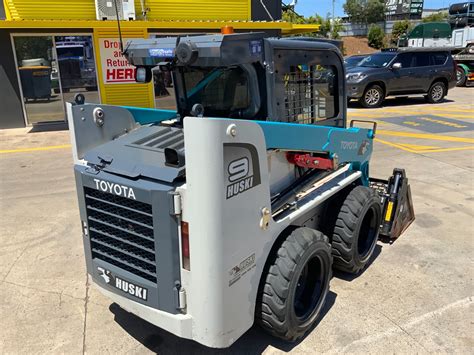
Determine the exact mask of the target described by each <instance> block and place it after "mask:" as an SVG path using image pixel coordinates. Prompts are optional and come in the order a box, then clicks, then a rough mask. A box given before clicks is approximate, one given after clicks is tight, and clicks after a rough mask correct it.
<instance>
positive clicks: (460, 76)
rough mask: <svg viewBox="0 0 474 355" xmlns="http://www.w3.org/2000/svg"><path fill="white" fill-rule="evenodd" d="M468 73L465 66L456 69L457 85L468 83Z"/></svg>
mask: <svg viewBox="0 0 474 355" xmlns="http://www.w3.org/2000/svg"><path fill="white" fill-rule="evenodd" d="M466 81H467V75H466V72H465V71H464V69H463V68H460V67H458V68H457V69H456V86H464V85H466Z"/></svg>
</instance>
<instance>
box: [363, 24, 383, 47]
mask: <svg viewBox="0 0 474 355" xmlns="http://www.w3.org/2000/svg"><path fill="white" fill-rule="evenodd" d="M384 38H385V33H384V31H383V29H382V28H381V27H380V26H377V25H375V24H372V25H370V27H369V33H368V35H367V39H368V43H369V46H370V47H372V48H375V49H380V48H382V47H383V45H384V43H383V42H384Z"/></svg>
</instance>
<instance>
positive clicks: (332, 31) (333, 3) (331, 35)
mask: <svg viewBox="0 0 474 355" xmlns="http://www.w3.org/2000/svg"><path fill="white" fill-rule="evenodd" d="M335 3H336V0H332V21H331V22H332V23H331V34H330V37H331V38H333V37H334V29H335V27H336V26H335V23H334V5H335Z"/></svg>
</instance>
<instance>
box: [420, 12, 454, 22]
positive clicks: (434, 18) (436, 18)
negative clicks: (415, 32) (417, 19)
mask: <svg viewBox="0 0 474 355" xmlns="http://www.w3.org/2000/svg"><path fill="white" fill-rule="evenodd" d="M447 18H448V14H447V13H440V12H438V13H435V14H431V15H428V16H426V17H424V18H423V19H422V21H423V22H444V21H446V19H447Z"/></svg>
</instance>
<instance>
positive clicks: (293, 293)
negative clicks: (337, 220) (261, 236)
mask: <svg viewBox="0 0 474 355" xmlns="http://www.w3.org/2000/svg"><path fill="white" fill-rule="evenodd" d="M331 276H332V257H331V244H330V243H329V239H328V238H327V237H326V236H325V235H324V234H323V233H321V232H319V231H316V230H314V229H310V228H306V227H301V228H297V229H295V230H294V231H293V232H292V233H291V234H290V235H289V236H288V237H287V238H286V240H285V241H284V242H283V243H282V245H281V246H280V248H279V249H278V251H277V253H275V255H273V258H272V259H271V260H270V262H269V265H268V267H267V273H266V275H264V276H263V277H264V279H263V280H262V282H263V283H262V288H261V291H260V294H259V299H258V303H257V307H256V319H257V322H258V323H259V324H260V326H261V327H262V328H263V329H265V330H266V331H267V332H269V333H270V334H272V335H274V336H276V337H279V338H282V339H284V340H287V341H296V340H298V339H299V338H301V337H302V336H304V335H305V333H306V332H307V331H308V330H309V329H310V328H311V327H312V325H313V324H314V323H315V321H316V320H317V318H318V315H319V313H320V311H321V309H322V307H323V306H324V303H325V301H326V296H327V294H328V292H329V281H330V279H331ZM301 278H303V279H301ZM310 295H311V296H310ZM301 312H304V313H301Z"/></svg>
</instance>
